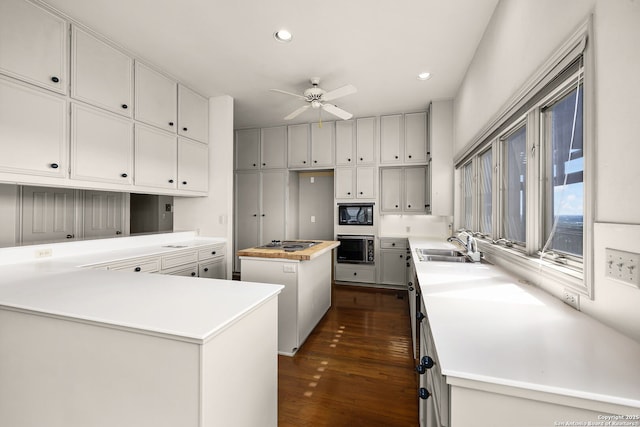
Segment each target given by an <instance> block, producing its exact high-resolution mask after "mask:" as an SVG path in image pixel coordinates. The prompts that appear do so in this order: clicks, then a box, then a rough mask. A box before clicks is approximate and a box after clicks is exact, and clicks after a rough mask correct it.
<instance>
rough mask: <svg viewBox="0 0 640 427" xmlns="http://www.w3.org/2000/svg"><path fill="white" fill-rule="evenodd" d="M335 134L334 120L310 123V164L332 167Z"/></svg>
mask: <svg viewBox="0 0 640 427" xmlns="http://www.w3.org/2000/svg"><path fill="white" fill-rule="evenodd" d="M335 135H336V126H335V122H326V123H311V166H313V167H316V166H328V167H333V165H334V157H335V146H336V144H335Z"/></svg>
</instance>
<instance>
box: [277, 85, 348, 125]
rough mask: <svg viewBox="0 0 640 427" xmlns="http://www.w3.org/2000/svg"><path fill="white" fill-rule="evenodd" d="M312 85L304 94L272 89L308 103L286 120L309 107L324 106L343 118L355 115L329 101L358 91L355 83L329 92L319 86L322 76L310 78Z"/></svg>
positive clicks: (328, 111) (324, 108)
mask: <svg viewBox="0 0 640 427" xmlns="http://www.w3.org/2000/svg"><path fill="white" fill-rule="evenodd" d="M310 82H311V84H312V87H310V88H308V89H306V90H305V91H304V92H303V94H302V95H298V94H295V93H291V92H287V91H285V90H280V89H271V90H272V91H273V92H280V93H284V94H285V95H291V96H295V97H296V98H298V99H302V100H303V101H305V102H307V105H303V106H302V107H300V108H298V109H297V110H295V111H294V112H293V113H291V114H289V115H288V116H287V117H285V118H284V119H285V120H291V119H293V118H294V117H296V116H297V115H299V114H301V113H303V112H304V111H306V110H308V109H309V108H313V109H318V108H322V109H323V110H324V111H326V112H327V113H331V114H333V115H334V116H338V117H340V118H341V119H343V120H349V119H350V118H351V117H353V114H351V113H349V112H347V111H344V110H343V109H342V108H338V107H336V106H335V105H334V104H329V103H328V102H327V101H332V100H334V99H337V98H341V97H343V96H347V95H351V94H352V93H355V92H356V88H355V86H353V85H346V86H342V87H339V88H338V89H334V90H331V91H329V92H327V91H326V90H324V89H322V88H320V86H318V85H319V84H320V78H318V77H312V78H311V79H310Z"/></svg>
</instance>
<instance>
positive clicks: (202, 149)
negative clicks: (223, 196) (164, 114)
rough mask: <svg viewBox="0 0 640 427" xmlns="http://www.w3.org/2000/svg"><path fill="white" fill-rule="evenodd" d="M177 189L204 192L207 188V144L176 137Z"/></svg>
mask: <svg viewBox="0 0 640 427" xmlns="http://www.w3.org/2000/svg"><path fill="white" fill-rule="evenodd" d="M178 189H180V190H187V191H197V192H200V193H206V192H207V190H208V189H209V146H208V145H207V144H202V143H200V142H196V141H191V140H189V139H186V138H178Z"/></svg>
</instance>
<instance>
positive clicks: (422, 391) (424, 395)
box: [418, 387, 431, 400]
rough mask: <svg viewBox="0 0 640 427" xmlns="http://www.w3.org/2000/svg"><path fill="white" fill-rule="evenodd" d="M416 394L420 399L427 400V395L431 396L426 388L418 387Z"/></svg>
mask: <svg viewBox="0 0 640 427" xmlns="http://www.w3.org/2000/svg"><path fill="white" fill-rule="evenodd" d="M418 396H420V399H422V400H427V399H428V398H429V396H431V393H429V391H428V390H427V389H426V388H424V387H420V390H418Z"/></svg>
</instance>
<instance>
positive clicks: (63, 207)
mask: <svg viewBox="0 0 640 427" xmlns="http://www.w3.org/2000/svg"><path fill="white" fill-rule="evenodd" d="M74 200H75V192H74V190H73V189H69V188H45V187H30V186H25V187H23V188H22V233H21V235H22V236H21V239H22V244H37V243H48V242H62V241H66V240H72V239H75V233H74V224H75V211H74Z"/></svg>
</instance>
